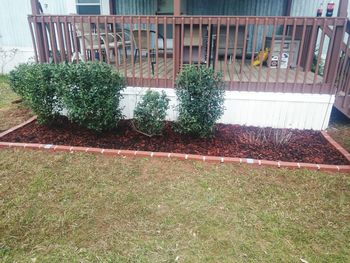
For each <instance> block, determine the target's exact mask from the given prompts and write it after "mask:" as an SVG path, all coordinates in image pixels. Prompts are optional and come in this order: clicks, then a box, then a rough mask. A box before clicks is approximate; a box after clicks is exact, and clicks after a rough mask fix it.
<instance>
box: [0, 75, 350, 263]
mask: <svg viewBox="0 0 350 263" xmlns="http://www.w3.org/2000/svg"><path fill="white" fill-rule="evenodd" d="M1 78H3V77H1ZM6 81H7V80H6V78H4V79H2V81H0V87H1V92H2V93H1V94H2V95H3V94H5V95H4V96H0V101H1V102H0V105H1V106H0V120H1V122H0V125H2V126H0V127H5V126H7V128H9V127H10V125H15V124H18V123H20V122H21V121H22V119H23V120H24V119H25V118H26V117H28V116H27V115H30V113H29V111H28V110H26V109H25V108H24V106H22V105H17V104H12V103H11V102H12V101H13V100H16V99H18V98H17V96H15V95H14V94H13V93H12V92H11V91H10V89H9V87H8V84H7V83H6ZM22 109H25V110H26V112H25V113H23V112H22V111H21V110H22ZM13 116H19V117H17V118H14V117H13ZM343 126H344V125H343ZM343 126H342V127H343ZM345 126H346V125H345ZM0 129H1V128H0ZM340 130H342V129H340ZM335 132H336V133H337V131H335ZM346 136H348V135H346ZM0 215H1V216H0V261H1V262H300V258H303V259H305V260H307V261H308V262H310V263H311V262H349V261H350V177H349V176H348V175H345V174H328V173H322V172H313V171H305V170H284V169H252V168H250V167H248V166H239V165H209V164H205V163H202V162H190V161H188V162H185V161H175V160H167V159H165V160H161V159H141V158H137V159H132V158H110V157H104V156H100V155H90V154H63V153H62V154H59V153H55V154H47V153H44V152H38V151H23V150H1V151H0Z"/></svg>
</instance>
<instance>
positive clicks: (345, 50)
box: [335, 20, 350, 117]
mask: <svg viewBox="0 0 350 263" xmlns="http://www.w3.org/2000/svg"><path fill="white" fill-rule="evenodd" d="M343 39H344V41H343V42H342V45H341V54H340V63H339V67H338V70H337V78H336V89H337V93H336V101H335V106H336V107H337V108H338V109H339V110H340V111H342V112H343V113H344V114H346V115H347V116H349V117H350V20H348V21H347V26H346V32H345V36H344V38H343Z"/></svg>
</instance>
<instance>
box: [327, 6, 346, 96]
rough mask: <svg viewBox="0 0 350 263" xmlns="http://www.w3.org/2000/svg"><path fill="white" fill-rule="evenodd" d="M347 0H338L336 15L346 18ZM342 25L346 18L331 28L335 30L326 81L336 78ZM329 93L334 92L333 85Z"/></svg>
mask: <svg viewBox="0 0 350 263" xmlns="http://www.w3.org/2000/svg"><path fill="white" fill-rule="evenodd" d="M348 3H349V1H348V0H340V2H339V7H338V17H341V18H346V17H347V14H348V12H347V10H348ZM344 27H346V20H344V25H341V26H336V27H335V28H334V29H333V30H335V35H334V41H333V46H332V47H331V48H332V49H331V55H330V58H332V59H330V61H329V68H328V72H327V75H326V76H325V77H326V83H329V84H333V83H334V80H335V78H336V73H337V69H338V63H339V56H340V50H341V44H342V42H343V38H344ZM330 92H331V94H334V93H335V92H336V91H335V89H334V87H331V90H330Z"/></svg>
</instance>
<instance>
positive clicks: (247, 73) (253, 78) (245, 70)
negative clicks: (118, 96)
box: [116, 56, 323, 84]
mask: <svg viewBox="0 0 350 263" xmlns="http://www.w3.org/2000/svg"><path fill="white" fill-rule="evenodd" d="M224 62H225V61H224V60H219V61H218V66H217V67H216V70H217V71H221V72H223V70H224ZM166 63H167V67H166V72H165V58H164V57H163V56H162V57H159V58H158V78H159V79H165V78H166V79H169V80H172V79H173V59H172V58H166ZM250 64H251V61H250V60H248V61H245V63H244V65H243V67H242V62H241V61H240V60H236V62H235V64H234V65H232V63H230V62H228V64H227V66H226V72H223V79H224V80H225V81H227V82H230V81H232V80H233V81H234V82H262V83H264V82H267V83H275V82H278V83H298V84H303V83H304V78H305V84H313V83H314V80H315V84H320V83H322V82H323V77H322V76H319V75H318V76H316V78H315V74H314V73H313V72H304V71H303V70H302V69H299V73H298V74H297V70H296V69H289V70H288V73H287V69H279V73H278V69H273V68H268V67H266V66H262V67H261V70H260V69H259V67H254V66H251V65H250ZM125 66H126V72H127V77H130V78H132V77H135V78H140V77H141V76H142V77H143V78H145V79H148V78H156V76H157V64H155V65H154V74H152V67H151V65H148V58H147V57H142V67H140V59H139V58H137V59H136V61H134V70H133V69H132V62H131V58H130V57H128V60H127V61H126V63H125V62H124V60H123V59H122V60H121V61H120V62H119V64H118V65H117V66H116V68H117V69H118V70H119V72H121V73H122V74H123V75H124V74H125ZM259 70H260V79H259ZM133 73H134V76H133ZM140 73H142V74H140ZM268 75H269V77H268ZM259 80H260V81H259Z"/></svg>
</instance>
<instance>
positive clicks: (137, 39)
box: [132, 29, 164, 67]
mask: <svg viewBox="0 0 350 263" xmlns="http://www.w3.org/2000/svg"><path fill="white" fill-rule="evenodd" d="M148 32H149V37H148V36H147V35H148ZM132 33H133V38H134V43H135V45H134V47H135V53H134V61H136V57H137V55H138V54H139V53H140V55H141V57H142V53H143V52H145V53H146V55H148V53H149V54H155V53H156V52H159V51H162V52H164V37H163V36H162V35H161V34H158V35H157V33H156V32H155V31H154V30H149V31H147V30H144V29H141V30H140V34H139V30H138V29H135V30H133V31H132ZM148 40H149V43H148ZM156 41H157V42H158V51H157V50H156ZM139 44H141V46H139ZM151 63H152V67H153V66H154V63H155V62H151Z"/></svg>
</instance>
